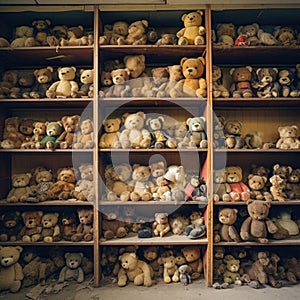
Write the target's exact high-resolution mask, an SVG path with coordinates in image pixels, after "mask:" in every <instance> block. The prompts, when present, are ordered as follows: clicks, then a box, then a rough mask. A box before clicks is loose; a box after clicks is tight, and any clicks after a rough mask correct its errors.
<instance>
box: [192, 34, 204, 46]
mask: <svg viewBox="0 0 300 300" xmlns="http://www.w3.org/2000/svg"><path fill="white" fill-rule="evenodd" d="M194 44H195V45H204V44H205V40H204V37H203V36H196V37H195V40H194Z"/></svg>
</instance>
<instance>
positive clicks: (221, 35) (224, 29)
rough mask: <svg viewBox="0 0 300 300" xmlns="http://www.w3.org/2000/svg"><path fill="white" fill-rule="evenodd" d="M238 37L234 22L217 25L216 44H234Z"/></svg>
mask: <svg viewBox="0 0 300 300" xmlns="http://www.w3.org/2000/svg"><path fill="white" fill-rule="evenodd" d="M235 38H236V28H235V26H234V24H233V23H219V24H217V25H216V39H217V41H216V43H215V45H216V46H227V47H228V46H233V45H234V40H235Z"/></svg>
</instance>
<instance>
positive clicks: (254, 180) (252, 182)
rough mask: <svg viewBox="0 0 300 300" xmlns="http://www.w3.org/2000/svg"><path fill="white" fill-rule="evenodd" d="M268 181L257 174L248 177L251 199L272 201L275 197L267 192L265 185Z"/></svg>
mask: <svg viewBox="0 0 300 300" xmlns="http://www.w3.org/2000/svg"><path fill="white" fill-rule="evenodd" d="M267 181H268V178H267V177H266V176H260V175H255V174H249V175H248V186H249V188H250V197H251V199H256V200H266V201H272V200H273V197H272V195H271V193H270V192H268V191H265V185H266V183H267Z"/></svg>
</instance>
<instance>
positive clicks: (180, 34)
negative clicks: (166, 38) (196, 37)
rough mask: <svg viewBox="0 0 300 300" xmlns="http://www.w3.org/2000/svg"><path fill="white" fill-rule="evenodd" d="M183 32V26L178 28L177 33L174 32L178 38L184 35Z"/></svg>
mask: <svg viewBox="0 0 300 300" xmlns="http://www.w3.org/2000/svg"><path fill="white" fill-rule="evenodd" d="M184 33H185V28H182V29H181V30H179V31H178V32H177V33H176V36H177V37H178V38H180V37H182V36H184Z"/></svg>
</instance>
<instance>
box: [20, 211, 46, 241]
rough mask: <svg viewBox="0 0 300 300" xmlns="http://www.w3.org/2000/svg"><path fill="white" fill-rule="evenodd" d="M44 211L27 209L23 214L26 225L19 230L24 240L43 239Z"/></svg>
mask: <svg viewBox="0 0 300 300" xmlns="http://www.w3.org/2000/svg"><path fill="white" fill-rule="evenodd" d="M43 214H44V213H43V212H42V211H26V212H23V213H22V214H21V216H22V219H23V223H24V226H23V227H22V229H21V231H20V232H19V235H20V237H21V238H22V241H23V242H26V243H27V242H38V241H40V240H41V239H42V235H41V232H42V217H43Z"/></svg>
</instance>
